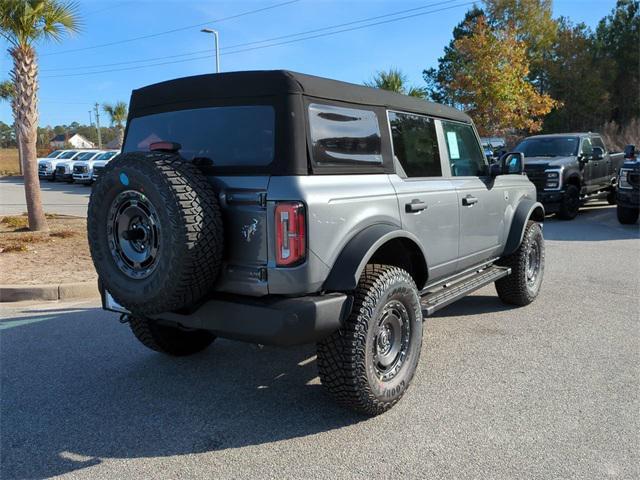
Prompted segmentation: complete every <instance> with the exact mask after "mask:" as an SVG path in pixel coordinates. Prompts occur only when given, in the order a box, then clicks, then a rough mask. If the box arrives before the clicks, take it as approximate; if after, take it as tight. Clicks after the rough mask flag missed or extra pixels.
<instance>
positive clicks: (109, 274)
mask: <svg viewBox="0 0 640 480" xmlns="http://www.w3.org/2000/svg"><path fill="white" fill-rule="evenodd" d="M87 231H88V237H89V247H90V250H91V257H92V259H93V264H94V265H95V268H96V271H97V272H98V275H99V276H100V280H101V282H102V284H103V286H104V288H105V289H106V290H107V291H108V292H109V293H110V294H111V295H112V296H113V298H114V299H115V300H116V301H117V302H118V303H120V304H121V305H122V306H124V307H126V308H127V309H128V310H130V311H131V312H133V313H136V314H138V315H151V314H158V313H162V312H169V311H175V310H179V309H181V308H184V307H187V306H191V305H193V304H194V303H195V302H197V301H198V300H200V299H201V298H202V297H204V296H205V295H206V294H207V292H209V291H210V289H211V286H212V284H213V282H214V281H215V279H216V277H217V276H218V273H219V271H220V265H221V262H222V251H223V238H224V236H223V224H222V217H221V214H220V206H219V204H218V200H217V197H216V193H215V191H214V190H213V187H212V186H211V184H210V183H209V182H208V181H207V179H206V178H205V177H204V176H203V175H202V173H201V172H200V171H199V170H198V168H197V167H196V166H195V165H192V164H190V163H188V162H186V161H184V159H182V158H181V157H180V156H179V155H178V154H175V153H164V152H151V153H148V152H130V153H124V154H121V155H119V156H118V157H117V158H116V159H115V160H112V161H111V162H109V163H108V164H107V166H106V167H105V170H104V172H103V173H101V175H100V176H99V177H98V180H97V182H96V184H95V187H94V188H93V190H92V192H91V198H90V200H89V209H88V215H87Z"/></svg>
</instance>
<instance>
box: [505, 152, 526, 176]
mask: <svg viewBox="0 0 640 480" xmlns="http://www.w3.org/2000/svg"><path fill="white" fill-rule="evenodd" d="M500 163H501V167H502V173H504V174H507V175H510V174H516V175H521V174H522V173H523V172H524V153H522V152H509V153H505V154H504V155H503V156H502V157H500Z"/></svg>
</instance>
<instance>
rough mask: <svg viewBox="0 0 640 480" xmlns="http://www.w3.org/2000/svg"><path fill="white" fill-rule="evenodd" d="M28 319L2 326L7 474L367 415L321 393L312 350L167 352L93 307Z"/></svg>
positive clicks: (236, 440)
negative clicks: (188, 354)
mask: <svg viewBox="0 0 640 480" xmlns="http://www.w3.org/2000/svg"><path fill="white" fill-rule="evenodd" d="M43 317H44V315H43ZM23 319H24V318H23ZM31 319H32V320H34V322H33V323H30V324H26V325H23V326H20V327H16V328H9V329H6V330H3V331H2V343H3V349H2V352H1V353H2V359H1V360H2V361H1V375H2V377H1V380H2V385H3V389H2V390H3V393H2V398H1V399H0V402H1V406H2V409H1V412H2V424H3V432H2V436H1V439H0V441H1V447H2V448H1V450H2V471H3V478H44V477H52V476H55V475H61V474H64V473H68V472H72V471H75V470H79V469H82V468H86V467H89V466H92V465H96V464H98V463H100V462H101V459H102V458H139V457H158V456H170V455H184V454H191V453H200V452H208V451H214V450H224V449H233V448H239V447H244V446H248V445H260V444H265V443H271V442H277V441H280V440H285V439H290V438H296V437H305V436H308V435H313V434H315V433H319V432H323V431H327V430H332V429H337V428H341V427H344V426H348V425H352V424H355V423H357V422H360V421H363V420H365V418H366V417H363V416H361V415H357V414H355V413H352V412H350V411H348V410H346V409H342V408H341V407H338V406H337V405H336V404H335V403H334V402H333V401H332V399H331V398H330V397H329V396H328V395H327V394H326V393H325V392H324V391H323V390H322V387H321V386H320V385H319V384H318V382H317V379H316V376H317V372H316V365H315V356H314V355H315V351H314V348H313V347H312V346H305V347H299V348H292V349H277V348H270V347H264V348H259V347H258V346H255V345H249V344H243V343H237V342H231V341H226V340H217V341H216V342H214V344H213V345H212V346H211V347H210V348H209V349H208V350H206V351H205V352H202V353H200V354H196V355H193V356H191V357H185V358H171V357H167V356H164V355H161V354H158V353H155V352H152V351H150V350H147V349H146V348H145V347H143V346H142V345H141V344H139V343H138V342H137V341H136V340H135V338H134V337H133V335H132V334H131V332H130V331H129V329H128V328H127V327H125V326H123V325H120V324H119V323H118V321H117V319H116V317H114V316H112V315H110V314H106V313H102V312H100V311H98V310H95V309H94V310H90V311H88V312H72V313H66V314H62V315H59V316H58V317H56V318H55V319H53V320H43V321H40V322H38V321H37V319H38V316H34V317H31Z"/></svg>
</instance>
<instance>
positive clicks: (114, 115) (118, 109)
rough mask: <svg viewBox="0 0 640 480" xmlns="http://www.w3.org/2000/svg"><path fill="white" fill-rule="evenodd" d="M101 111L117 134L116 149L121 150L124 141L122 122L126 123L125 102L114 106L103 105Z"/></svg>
mask: <svg viewBox="0 0 640 480" xmlns="http://www.w3.org/2000/svg"><path fill="white" fill-rule="evenodd" d="M102 109H103V110H104V111H105V113H106V114H107V115H109V119H110V120H111V126H114V125H115V127H116V130H117V132H118V137H117V139H118V148H122V141H123V140H124V122H126V121H127V104H126V103H125V102H116V103H115V104H110V103H105V104H104V105H102Z"/></svg>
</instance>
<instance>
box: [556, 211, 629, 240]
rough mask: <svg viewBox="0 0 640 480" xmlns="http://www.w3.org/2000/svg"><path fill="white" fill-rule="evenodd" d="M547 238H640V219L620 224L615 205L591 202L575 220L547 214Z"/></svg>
mask: <svg viewBox="0 0 640 480" xmlns="http://www.w3.org/2000/svg"><path fill="white" fill-rule="evenodd" d="M594 227H595V228H594ZM544 238H545V239H546V240H563V241H580V242H594V241H606V240H633V239H637V238H640V226H639V225H638V224H637V223H636V224H635V225H622V224H620V223H619V222H618V218H617V216H616V207H615V205H608V204H607V203H606V202H604V203H603V202H593V203H592V202H590V203H587V204H586V205H584V206H583V207H582V208H581V209H580V213H579V214H578V216H577V217H576V218H575V219H573V220H559V219H557V218H554V217H552V216H548V217H547V218H545V221H544Z"/></svg>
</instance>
